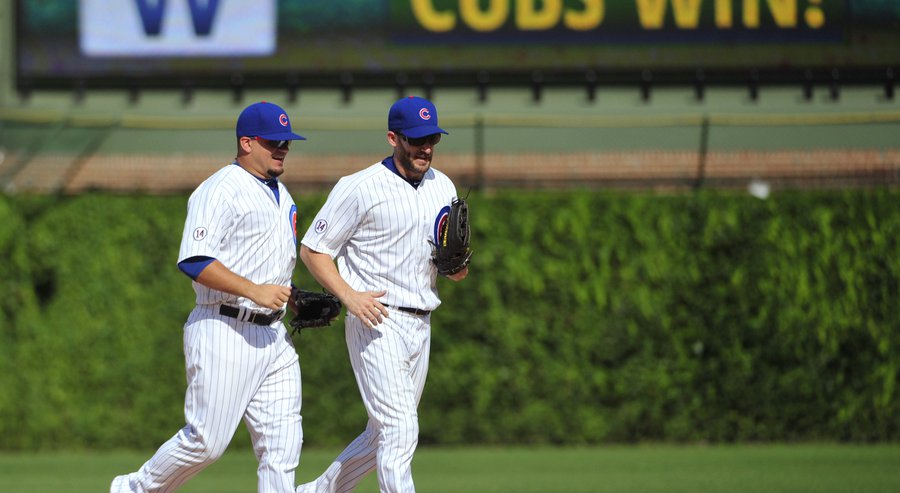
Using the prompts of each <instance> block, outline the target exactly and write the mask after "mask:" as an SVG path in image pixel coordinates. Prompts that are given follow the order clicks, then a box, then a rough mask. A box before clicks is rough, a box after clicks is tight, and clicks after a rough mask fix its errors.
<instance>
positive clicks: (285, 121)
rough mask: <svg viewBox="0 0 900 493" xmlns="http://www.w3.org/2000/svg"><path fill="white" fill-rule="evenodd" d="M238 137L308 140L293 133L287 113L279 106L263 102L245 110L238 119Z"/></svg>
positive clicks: (236, 128) (236, 127)
mask: <svg viewBox="0 0 900 493" xmlns="http://www.w3.org/2000/svg"><path fill="white" fill-rule="evenodd" d="M235 130H236V132H235V133H237V136H238V137H262V138H264V139H266V140H306V137H303V136H302V135H297V134H295V133H294V132H293V131H291V120H290V119H289V118H288V116H287V112H286V111H284V109H283V108H282V107H281V106H278V105H277V104H273V103H269V102H266V101H261V102H259V103H253V104H251V105H250V106H247V107H246V108H244V111H242V112H241V114H240V116H238V119H237V125H236V126H235Z"/></svg>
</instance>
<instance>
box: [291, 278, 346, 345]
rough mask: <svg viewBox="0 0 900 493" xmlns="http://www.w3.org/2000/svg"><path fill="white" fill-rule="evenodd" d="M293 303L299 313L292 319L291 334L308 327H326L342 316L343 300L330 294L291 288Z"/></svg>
mask: <svg viewBox="0 0 900 493" xmlns="http://www.w3.org/2000/svg"><path fill="white" fill-rule="evenodd" d="M291 302H292V303H293V305H294V306H296V307H297V313H296V314H295V315H294V318H292V319H291V323H290V325H291V327H293V328H294V330H293V332H291V334H293V333H295V332H297V331H299V330H302V329H305V328H307V327H325V326H327V325H331V322H333V321H334V319H335V318H337V316H338V315H340V314H341V306H342V305H341V300H339V299H338V298H337V296H334V295H331V294H328V293H324V292H323V293H317V292H315V291H307V290H305V289H298V288H296V287H291Z"/></svg>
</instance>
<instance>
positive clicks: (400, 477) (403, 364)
mask: <svg viewBox="0 0 900 493" xmlns="http://www.w3.org/2000/svg"><path fill="white" fill-rule="evenodd" d="M345 333H346V337H347V350H348V352H349V353H350V363H351V365H352V366H353V373H354V374H355V375H356V383H357V385H358V386H359V391H360V394H361V395H362V398H363V404H364V405H365V407H366V411H367V412H368V415H369V422H368V424H367V425H366V431H364V432H363V433H362V434H361V435H359V436H358V437H356V439H355V440H353V442H351V443H350V445H348V446H347V448H345V449H344V451H343V452H341V454H340V455H339V456H338V457H337V458H336V459H335V460H334V462H332V464H331V466H329V467H328V469H326V470H325V472H324V473H323V474H322V475H321V476H319V477H318V478H317V479H316V480H315V481H312V482H310V483H306V484H303V485H300V486H298V487H297V493H345V492H349V491H353V489H354V488H356V486H357V485H358V484H359V482H360V481H361V480H362V479H363V477H364V476H365V475H366V474H368V473H369V472H371V471H372V470H373V469H377V470H378V484H379V487H380V490H381V491H382V492H383V493H401V492H402V493H412V492H414V491H415V486H414V485H413V479H412V459H413V453H414V452H415V450H416V444H418V441H419V416H418V412H417V411H416V409H417V407H418V405H419V399H421V397H422V390H423V389H424V388H425V377H426V376H427V374H428V358H429V352H430V350H431V317H430V316H420V315H413V314H409V313H405V312H401V311H399V310H393V309H391V310H390V317H389V318H386V319H385V320H384V322H383V323H382V324H380V325H378V326H376V329H374V330H373V329H369V328H366V327H365V326H364V325H363V324H362V322H360V320H359V319H358V318H356V317H355V316H353V315H351V314H349V313H348V314H347V317H346V330H345Z"/></svg>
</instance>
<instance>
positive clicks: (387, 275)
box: [297, 97, 469, 493]
mask: <svg viewBox="0 0 900 493" xmlns="http://www.w3.org/2000/svg"><path fill="white" fill-rule="evenodd" d="M444 134H447V132H446V131H445V130H444V129H442V128H441V127H439V126H438V114H437V109H435V107H434V105H433V104H432V103H431V102H430V101H427V100H425V99H422V98H419V97H409V98H403V99H401V100H399V101H397V102H396V103H394V105H393V106H391V109H390V111H389V112H388V132H387V142H388V144H390V145H391V147H392V148H393V154H392V155H391V156H389V157H387V158H385V159H383V160H381V161H379V162H377V163H375V164H373V165H371V166H369V167H368V168H365V169H363V170H361V171H359V172H356V173H354V174H352V175H349V176H345V177H343V178H341V179H340V180H339V181H338V183H337V184H336V185H335V187H334V189H333V190H332V191H331V193H330V194H329V196H328V199H327V200H326V202H325V204H324V205H323V206H322V209H321V210H320V211H319V213H318V214H317V215H316V217H315V218H314V219H313V222H312V224H311V226H310V228H309V230H307V231H306V234H305V235H304V237H303V240H302V241H301V247H300V258H301V259H302V260H303V262H304V264H306V266H307V267H308V268H309V271H310V273H311V274H312V275H313V276H314V277H315V278H316V280H318V281H319V283H320V284H321V285H322V286H323V287H325V288H326V289H327V290H328V291H329V292H331V293H334V294H335V295H337V296H338V297H339V298H340V299H341V301H342V302H343V304H344V306H345V307H346V308H347V316H346V318H345V335H346V339H347V350H348V352H349V354H350V363H351V365H352V367H353V373H354V375H355V376H356V382H357V384H358V386H359V391H360V394H361V396H362V400H363V404H364V405H365V408H366V412H367V414H368V416H369V420H368V424H367V426H366V429H365V431H364V432H363V433H362V434H361V435H359V436H358V437H357V438H356V439H355V440H354V441H353V442H352V443H351V444H350V445H349V446H347V448H346V449H344V451H343V452H341V454H340V455H339V456H338V457H337V458H336V459H335V460H334V462H333V463H332V464H331V466H330V467H328V469H327V470H326V471H325V472H324V473H323V474H322V475H321V476H319V477H318V478H317V479H315V480H314V481H312V482H310V483H306V484H303V485H300V486H298V487H297V493H325V492H329V493H335V492H347V491H352V490H353V489H354V488H355V487H356V486H357V485H358V484H359V482H360V481H361V480H362V478H363V477H364V476H365V475H366V474H368V473H370V472H372V471H373V470H377V473H378V483H379V486H380V489H381V491H382V492H392V493H399V492H404V493H408V492H412V491H415V486H414V485H413V478H412V466H411V464H412V458H413V453H414V452H415V448H416V444H417V443H418V438H419V421H418V414H417V407H418V404H419V399H420V398H421V397H422V390H423V389H424V387H425V376H426V374H427V373H428V361H429V352H430V347H431V312H432V311H433V310H435V309H436V308H437V307H438V305H440V303H441V300H440V298H439V297H438V291H437V277H438V274H437V270H436V268H435V265H434V263H433V262H432V260H431V255H432V246H431V245H432V244H434V243H436V242H437V240H436V234H437V233H436V232H437V231H438V229H439V228H438V227H439V225H440V224H441V222H442V221H443V220H445V219H446V216H447V211H448V210H449V209H450V204H451V202H452V201H453V200H454V199H455V198H456V197H457V195H456V187H455V186H454V185H453V183H452V182H451V181H450V179H449V178H448V177H447V176H446V175H445V174H443V173H441V172H440V171H438V170H436V169H434V168H432V167H431V161H432V158H433V157H434V152H435V147H436V146H437V145H438V143H439V142H440V141H441V136H442V135H444ZM335 260H336V261H337V265H335ZM468 272H469V271H468V267H465V268H464V269H462V270H461V271H459V272H457V273H456V274H453V275H449V276H448V277H449V278H450V279H452V280H454V281H461V280H463V279H464V278H465V277H466V276H467V275H468Z"/></svg>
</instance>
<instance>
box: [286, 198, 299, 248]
mask: <svg viewBox="0 0 900 493" xmlns="http://www.w3.org/2000/svg"><path fill="white" fill-rule="evenodd" d="M288 220H289V221H291V230H292V231H293V232H294V246H297V206H296V205H292V206H291V212H290V214H289V215H288Z"/></svg>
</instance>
